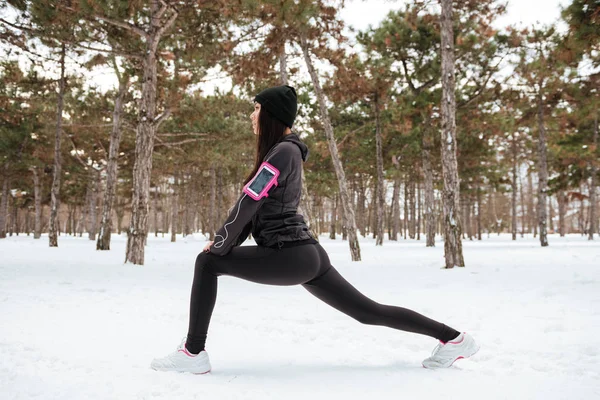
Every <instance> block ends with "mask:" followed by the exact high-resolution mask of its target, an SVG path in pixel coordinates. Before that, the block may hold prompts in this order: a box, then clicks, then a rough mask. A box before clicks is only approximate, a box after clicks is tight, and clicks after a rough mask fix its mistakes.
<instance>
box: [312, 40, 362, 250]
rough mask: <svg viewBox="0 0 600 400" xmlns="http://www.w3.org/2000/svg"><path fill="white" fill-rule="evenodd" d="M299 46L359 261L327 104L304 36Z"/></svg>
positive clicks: (344, 176)
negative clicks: (315, 97) (310, 81)
mask: <svg viewBox="0 0 600 400" xmlns="http://www.w3.org/2000/svg"><path fill="white" fill-rule="evenodd" d="M300 41H301V47H302V52H303V53H304V59H305V62H306V66H307V68H308V72H309V74H310V77H311V80H312V83H313V86H314V89H315V92H316V95H317V99H318V100H319V109H320V113H321V122H322V123H323V127H324V128H325V134H326V136H327V143H328V145H329V152H330V153H331V159H332V161H333V166H334V168H335V173H336V176H337V179H338V183H339V187H340V196H341V203H342V210H343V215H344V221H345V222H344V225H345V226H346V227H347V229H348V244H349V246H350V253H351V256H352V261H360V260H361V257H360V245H359V243H358V238H357V237H356V221H355V218H354V208H353V206H352V199H351V197H350V192H349V190H348V184H347V181H346V174H345V173H344V168H343V166H342V160H341V159H340V157H339V155H338V149H337V144H336V142H335V137H334V135H333V127H332V126H331V121H330V119H329V114H328V112H327V104H326V101H325V94H324V93H323V90H322V89H321V84H320V83H319V77H318V76H317V73H316V71H315V68H314V66H313V63H312V60H311V58H310V54H309V49H308V42H307V40H306V37H305V36H304V35H303V36H301V39H300Z"/></svg>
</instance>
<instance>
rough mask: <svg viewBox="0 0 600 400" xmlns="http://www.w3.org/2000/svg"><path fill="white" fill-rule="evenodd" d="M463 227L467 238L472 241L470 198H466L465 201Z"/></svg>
mask: <svg viewBox="0 0 600 400" xmlns="http://www.w3.org/2000/svg"><path fill="white" fill-rule="evenodd" d="M464 214H465V227H466V229H465V230H466V231H467V238H468V239H469V240H473V229H472V225H471V198H470V197H469V196H468V197H467V198H466V200H465V211H464Z"/></svg>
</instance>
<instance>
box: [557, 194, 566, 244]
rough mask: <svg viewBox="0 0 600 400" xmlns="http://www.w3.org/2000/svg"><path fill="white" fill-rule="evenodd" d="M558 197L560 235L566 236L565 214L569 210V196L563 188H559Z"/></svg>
mask: <svg viewBox="0 0 600 400" xmlns="http://www.w3.org/2000/svg"><path fill="white" fill-rule="evenodd" d="M556 197H557V198H558V232H559V233H560V237H564V236H565V233H566V231H565V214H566V211H567V210H566V208H567V198H566V196H565V192H564V191H563V190H559V191H558V193H557V194H556Z"/></svg>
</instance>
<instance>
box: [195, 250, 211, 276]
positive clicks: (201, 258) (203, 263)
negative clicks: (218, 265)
mask: <svg viewBox="0 0 600 400" xmlns="http://www.w3.org/2000/svg"><path fill="white" fill-rule="evenodd" d="M211 258H212V255H210V254H208V253H206V252H204V251H203V252H202V253H200V254H198V256H197V257H196V269H195V272H196V273H201V272H203V271H205V272H208V273H210V274H213V275H216V274H215V272H214V270H213V266H212V263H211Z"/></svg>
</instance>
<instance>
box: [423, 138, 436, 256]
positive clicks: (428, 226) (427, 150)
mask: <svg viewBox="0 0 600 400" xmlns="http://www.w3.org/2000/svg"><path fill="white" fill-rule="evenodd" d="M428 132H429V130H428V129H427V128H426V129H425V131H424V132H423V137H422V139H421V140H422V147H423V177H424V179H425V204H424V211H423V216H424V217H425V235H426V237H427V243H426V245H425V246H426V247H435V214H434V212H433V207H434V206H433V201H434V194H433V169H432V167H431V138H430V136H429V133H428Z"/></svg>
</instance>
